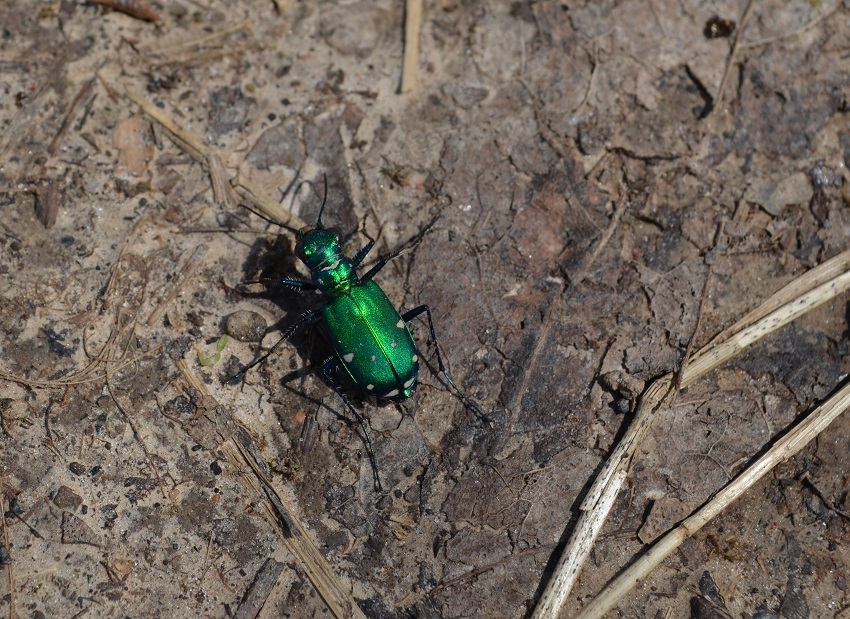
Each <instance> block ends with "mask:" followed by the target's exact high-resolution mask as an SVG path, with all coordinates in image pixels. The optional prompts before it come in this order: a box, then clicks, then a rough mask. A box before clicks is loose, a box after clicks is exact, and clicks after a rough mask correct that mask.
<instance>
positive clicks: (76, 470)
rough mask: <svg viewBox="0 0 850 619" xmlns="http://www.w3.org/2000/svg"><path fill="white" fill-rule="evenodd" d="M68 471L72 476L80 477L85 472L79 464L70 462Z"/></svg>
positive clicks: (84, 468)
mask: <svg viewBox="0 0 850 619" xmlns="http://www.w3.org/2000/svg"><path fill="white" fill-rule="evenodd" d="M68 470H69V471H71V472H72V473H73V474H74V475H82V474H83V473H85V472H86V467H84V466H83V465H82V464H80V463H79V462H72V463H71V464H69V465H68Z"/></svg>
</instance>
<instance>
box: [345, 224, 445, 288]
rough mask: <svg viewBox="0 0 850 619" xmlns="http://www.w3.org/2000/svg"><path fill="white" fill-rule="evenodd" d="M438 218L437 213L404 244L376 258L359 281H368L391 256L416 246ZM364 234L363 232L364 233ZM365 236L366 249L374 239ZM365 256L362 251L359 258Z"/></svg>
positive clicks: (358, 254) (370, 247)
mask: <svg viewBox="0 0 850 619" xmlns="http://www.w3.org/2000/svg"><path fill="white" fill-rule="evenodd" d="M439 218H440V216H439V215H437V216H436V217H434V219H432V220H431V222H430V223H429V224H428V225H427V226H425V227H424V228H423V229H422V230H421V231H420V232H419V233H418V234H417V235H416V236H414V237H413V238H412V239H410V240H409V241H408V242H407V243H405V244H404V245H402V246H401V247H399V248H398V249H397V250H395V251H394V252H391V253H389V254H387V255H386V256H383V257H382V258H381V259H380V260H378V262H377V263H375V266H373V267H372V268H371V269H369V271H367V273H366V274H365V275H364V276H363V277H361V278H360V281H361V282H368V281H369V280H370V279H372V278H373V277H375V275H377V274H378V271H380V270H381V269H383V268H384V267H385V266H387V263H388V262H389V261H390V260H392V259H393V258H398V257H399V256H400V255H401V254H403V253H405V252H408V251H410V250H411V249H413V248H414V247H416V246H417V245H418V244H419V242H420V241H421V240H422V239H424V238H425V235H426V234H428V233H429V232H431V228H433V227H434V224H435V223H437V219H439ZM364 234H365V233H364ZM366 238H367V239H369V244H368V245H366V247H364V248H363V249H366V248H368V249H372V245H374V244H375V241H373V240H372V239H371V238H370V237H369V235H366ZM363 249H361V250H360V251H359V252H358V253H357V256H360V253H362V252H363ZM367 253H368V252H367ZM357 256H355V258H356V257H357ZM365 257H366V254H365V253H364V254H363V257H362V258H361V260H362V259H363V258H365ZM358 264H359V263H358V262H355V263H354V265H355V266H357V265H358Z"/></svg>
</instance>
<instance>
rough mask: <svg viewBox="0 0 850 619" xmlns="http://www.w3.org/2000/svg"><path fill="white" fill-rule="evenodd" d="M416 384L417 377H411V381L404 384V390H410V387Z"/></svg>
mask: <svg viewBox="0 0 850 619" xmlns="http://www.w3.org/2000/svg"><path fill="white" fill-rule="evenodd" d="M415 382H416V377H411V379H410V380H408V381H407V382H405V383H404V388H405V389H410V385H412V384H413V383H415Z"/></svg>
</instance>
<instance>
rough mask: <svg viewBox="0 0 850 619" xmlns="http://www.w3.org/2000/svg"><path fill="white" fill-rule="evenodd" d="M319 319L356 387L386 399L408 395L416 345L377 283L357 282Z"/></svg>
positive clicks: (416, 369)
mask: <svg viewBox="0 0 850 619" xmlns="http://www.w3.org/2000/svg"><path fill="white" fill-rule="evenodd" d="M322 316H323V317H324V319H325V322H326V324H327V327H328V333H329V334H330V337H331V340H332V341H333V346H334V349H335V350H336V354H337V357H339V360H340V362H341V363H342V365H343V367H345V369H346V370H347V371H348V373H349V375H351V378H352V380H354V382H355V383H356V384H357V385H358V386H359V387H361V388H363V389H365V390H366V391H367V392H368V393H374V394H375V395H376V396H378V397H379V398H384V399H388V400H396V399H403V398H406V397H408V396H409V395H410V394H411V393H412V392H413V389H414V388H415V387H416V379H417V377H418V375H419V358H418V356H417V354H416V345H415V344H414V342H413V338H412V337H411V335H410V331H409V330H408V329H407V325H406V324H405V322H404V320H402V318H401V315H399V313H398V311H397V310H396V309H395V307H393V305H392V303H390V301H389V299H387V295H385V294H384V292H383V290H381V288H380V287H379V286H378V285H377V284H376V283H374V282H372V281H366V282H362V283H358V284H356V285H355V286H352V287H351V288H350V289H349V290H347V291H346V292H343V293H340V294H338V295H336V296H335V297H334V298H333V300H331V302H330V303H328V304H327V305H326V306H325V307H324V308H323V309H322Z"/></svg>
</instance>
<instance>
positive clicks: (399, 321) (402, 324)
mask: <svg viewBox="0 0 850 619" xmlns="http://www.w3.org/2000/svg"><path fill="white" fill-rule="evenodd" d="M395 326H397V327H398V328H399V329H404V321H403V320H402V319H401V318H399V319H398V322H397V323H395Z"/></svg>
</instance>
